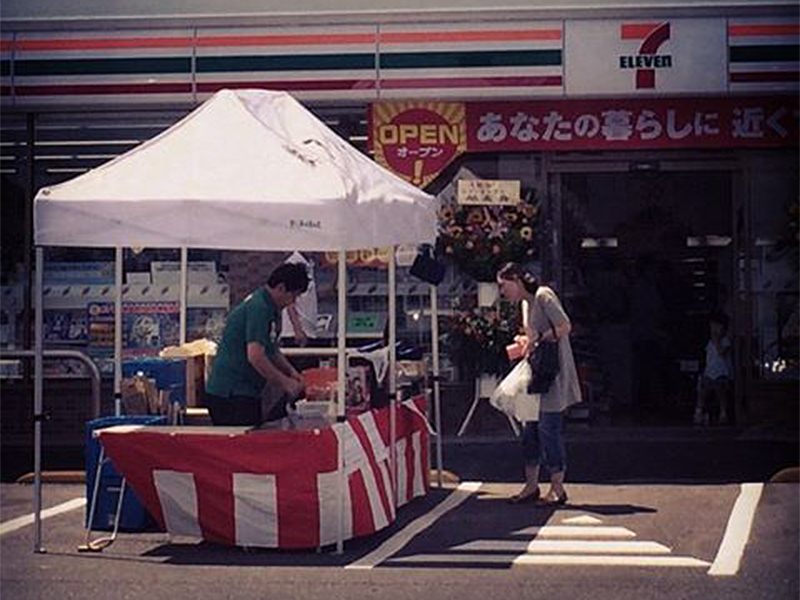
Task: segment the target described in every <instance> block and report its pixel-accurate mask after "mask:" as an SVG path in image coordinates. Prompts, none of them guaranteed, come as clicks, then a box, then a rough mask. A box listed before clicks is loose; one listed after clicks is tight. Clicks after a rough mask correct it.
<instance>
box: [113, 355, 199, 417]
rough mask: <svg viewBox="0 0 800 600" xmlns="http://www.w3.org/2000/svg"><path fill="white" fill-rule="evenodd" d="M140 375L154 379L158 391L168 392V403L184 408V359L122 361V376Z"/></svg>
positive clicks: (145, 358)
mask: <svg viewBox="0 0 800 600" xmlns="http://www.w3.org/2000/svg"><path fill="white" fill-rule="evenodd" d="M137 373H142V374H143V375H144V376H145V377H149V378H151V379H155V382H156V388H157V389H158V390H159V391H169V393H170V394H169V401H170V403H172V402H176V401H177V402H179V403H180V404H181V406H186V359H185V358H161V357H156V356H150V357H144V358H128V359H125V360H124V361H122V376H123V377H133V376H134V375H136V374H137Z"/></svg>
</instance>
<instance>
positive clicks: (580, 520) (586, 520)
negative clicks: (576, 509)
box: [561, 515, 602, 525]
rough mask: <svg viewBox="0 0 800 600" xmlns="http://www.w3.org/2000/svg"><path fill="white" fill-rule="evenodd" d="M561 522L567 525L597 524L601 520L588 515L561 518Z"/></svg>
mask: <svg viewBox="0 0 800 600" xmlns="http://www.w3.org/2000/svg"><path fill="white" fill-rule="evenodd" d="M561 522H562V523H567V524H569V525H599V524H600V523H602V521H601V520H600V519H598V518H597V517H590V516H589V515H580V516H579V517H570V518H568V519H563V520H562V521H561Z"/></svg>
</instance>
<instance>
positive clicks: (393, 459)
mask: <svg viewBox="0 0 800 600" xmlns="http://www.w3.org/2000/svg"><path fill="white" fill-rule="evenodd" d="M396 251H397V247H396V246H391V247H390V250H389V269H388V271H389V285H388V287H389V298H388V309H389V465H390V467H391V477H392V502H394V504H393V506H394V509H395V512H397V505H398V489H397V401H398V397H397V293H396V292H397V262H396V256H395V255H396Z"/></svg>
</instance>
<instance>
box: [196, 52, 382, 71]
mask: <svg viewBox="0 0 800 600" xmlns="http://www.w3.org/2000/svg"><path fill="white" fill-rule="evenodd" d="M374 68H375V55H374V54H371V53H370V54H303V55H298V56H200V57H198V58H197V71H198V72H199V73H233V72H242V71H244V72H248V71H347V70H356V69H374Z"/></svg>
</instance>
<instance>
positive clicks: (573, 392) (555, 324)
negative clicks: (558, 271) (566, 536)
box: [497, 263, 581, 505]
mask: <svg viewBox="0 0 800 600" xmlns="http://www.w3.org/2000/svg"><path fill="white" fill-rule="evenodd" d="M497 283H498V285H499V287H500V292H501V293H502V294H503V295H504V296H505V297H506V298H507V299H508V300H510V301H512V302H520V301H522V300H527V302H528V311H529V312H528V324H527V326H526V328H525V335H523V336H518V338H517V341H518V342H519V343H520V344H521V345H522V350H523V352H524V355H525V356H526V357H527V356H528V355H529V354H530V352H531V350H533V347H534V346H535V344H536V342H537V341H539V340H557V341H558V360H559V370H558V375H557V376H556V378H555V381H553V384H552V385H551V386H550V389H549V390H548V391H547V392H545V393H543V394H541V401H540V413H539V421H538V422H537V421H528V422H526V423H525V424H524V429H523V432H522V452H523V458H524V461H525V486H524V487H523V488H522V490H521V491H520V492H519V493H518V494H517V495H516V496H512V497H511V499H510V502H512V503H515V504H517V503H522V502H538V503H540V504H551V505H555V504H564V503H566V501H567V492H566V491H565V490H564V474H565V472H566V468H567V462H566V454H565V451H564V436H563V425H564V411H565V410H566V409H567V408H568V407H569V406H572V405H573V404H577V403H578V402H580V401H581V389H580V384H579V382H578V373H577V371H576V370H575V359H574V358H573V356H572V346H571V345H570V342H569V334H570V331H571V330H572V324H571V323H570V320H569V317H568V316H567V313H566V312H564V308H563V307H562V306H561V302H560V301H559V299H558V296H556V293H555V292H554V291H553V290H552V289H551V288H549V287H547V286H542V285H539V282H538V281H537V279H536V277H535V276H534V275H532V274H531V273H529V272H528V271H526V270H525V269H524V268H523V267H522V266H521V265H519V264H517V263H508V264H506V265H505V266H504V267H503V268H502V269H500V271H499V272H498V273H497ZM542 464H544V465H545V466H546V467H547V469H548V470H549V472H550V490H549V491H548V492H547V494H545V495H544V496H540V493H539V467H540V466H541V465H542Z"/></svg>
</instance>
